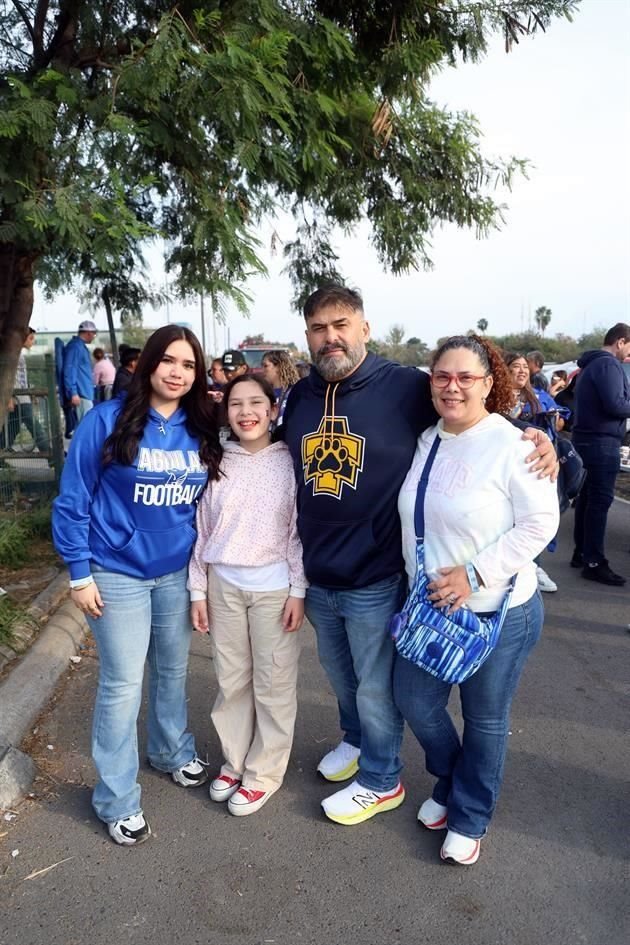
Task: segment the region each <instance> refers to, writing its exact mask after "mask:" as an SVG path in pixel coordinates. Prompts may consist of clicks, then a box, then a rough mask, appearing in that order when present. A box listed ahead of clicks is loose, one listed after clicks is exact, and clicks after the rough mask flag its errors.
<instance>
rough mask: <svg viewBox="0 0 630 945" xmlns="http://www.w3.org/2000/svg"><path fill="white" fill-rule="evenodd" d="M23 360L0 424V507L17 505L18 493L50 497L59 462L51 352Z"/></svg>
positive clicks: (22, 496)
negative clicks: (23, 371) (22, 377)
mask: <svg viewBox="0 0 630 945" xmlns="http://www.w3.org/2000/svg"><path fill="white" fill-rule="evenodd" d="M1 360H2V359H1V356H0V362H1ZM26 365H27V375H26V376H27V386H24V387H16V388H15V389H14V391H13V395H12V397H11V400H10V402H9V405H8V406H9V409H8V411H7V415H6V417H5V420H4V423H3V424H2V426H1V427H0V511H2V510H7V511H8V510H9V509H13V508H16V507H17V506H18V504H19V503H20V500H21V499H24V500H27V501H28V500H30V501H33V500H41V501H46V500H49V499H52V498H53V497H54V496H55V495H56V494H57V492H58V487H59V478H60V476H61V468H62V465H63V456H64V447H63V433H62V419H61V408H60V406H59V400H58V397H57V388H56V380H55V362H54V358H53V356H52V354H45V355H43V356H38V355H31V356H30V357H28V358H27V359H26Z"/></svg>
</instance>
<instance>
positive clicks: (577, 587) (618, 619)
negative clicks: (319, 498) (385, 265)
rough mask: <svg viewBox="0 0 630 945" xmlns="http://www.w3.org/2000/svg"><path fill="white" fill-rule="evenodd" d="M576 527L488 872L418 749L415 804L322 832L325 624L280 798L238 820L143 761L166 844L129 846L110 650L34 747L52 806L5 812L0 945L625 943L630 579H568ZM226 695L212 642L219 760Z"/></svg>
mask: <svg viewBox="0 0 630 945" xmlns="http://www.w3.org/2000/svg"><path fill="white" fill-rule="evenodd" d="M570 519H571V513H568V515H567V516H565V520H564V522H563V539H562V542H561V546H560V549H559V551H558V552H557V553H556V554H555V555H554V556H552V555H547V560H546V566H547V569H548V570H549V572H550V573H551V574H552V576H554V577H555V578H556V580H557V581H558V584H559V585H560V590H559V592H558V593H557V594H554V595H546V597H545V603H546V605H547V622H546V628H545V633H544V638H543V640H542V642H541V644H540V645H539V646H538V648H537V650H536V651H535V653H534V655H533V656H532V658H531V660H530V662H529V665H528V667H527V669H526V673H525V676H524V679H523V682H522V684H521V688H520V691H519V693H518V696H517V699H516V703H515V707H514V712H513V719H512V736H511V745H510V748H511V750H510V754H509V757H508V763H507V768H506V777H505V783H504V787H503V793H502V796H501V799H500V803H499V807H498V810H497V813H496V816H495V819H494V821H493V824H492V828H491V831H490V833H489V834H488V837H487V838H486V839H485V840H484V841H483V843H482V852H481V858H480V860H479V862H478V863H477V864H476V865H475V866H474V867H470V868H467V869H463V868H456V867H449V866H446V865H444V864H442V863H441V862H440V860H439V856H438V850H439V846H440V842H441V835H440V834H438V835H436V834H432V833H429V832H427V831H424V830H423V829H421V828H420V827H419V826H418V825H417V822H416V812H417V808H418V805H419V804H420V803H421V802H422V801H423V800H424V798H425V797H426V796H428V794H429V792H430V781H429V778H428V776H427V775H426V774H425V772H424V769H423V764H422V760H421V756H420V751H419V749H418V747H417V745H416V744H415V742H414V740H413V738H412V737H411V736H407V737H406V740H405V746H404V757H405V762H406V768H405V772H404V781H405V785H406V788H407V800H406V802H405V803H404V804H403V806H402V807H400V808H399V809H398V810H396V811H392V812H389V813H386V814H382V815H380V816H378V817H376V818H374V819H373V820H371V821H368V822H366V823H364V824H361V825H358V826H356V827H341V826H337V825H334V824H331V823H330V822H328V821H326V820H325V818H324V817H323V815H322V813H321V810H320V807H319V803H320V800H321V799H322V798H323V797H325V796H326V794H327V793H328V792H329V787H328V785H327V784H326V783H325V782H324V781H322V780H321V779H319V777H318V776H317V775H316V773H315V768H316V765H317V762H318V759H319V757H320V755H321V754H322V753H323V752H324V751H326V750H327V749H328V747H330V746H332V745H333V744H335V743H336V741H337V739H338V730H337V718H336V708H335V703H334V700H333V698H332V696H331V693H330V690H329V688H328V685H327V683H326V681H325V678H324V677H323V674H322V672H321V670H320V668H319V665H318V662H317V657H316V654H315V650H314V646H313V635H312V631H311V630H310V628H309V629H306V630H305V631H304V650H303V655H302V662H301V677H300V690H299V692H300V713H299V719H298V725H297V732H296V738H295V745H294V750H293V755H292V758H291V762H290V766H289V771H288V775H287V778H286V781H285V784H284V786H283V788H282V790H281V791H280V792H278V794H277V795H276V796H275V797H274V798H273V799H272V800H271V801H270V802H269V804H268V805H267V806H266V807H264V808H263V809H262V810H261V811H260V812H259V813H258V814H256V815H253V816H251V817H247V818H242V819H237V818H234V817H230V815H229V814H228V813H227V811H226V809H225V806H223V805H218V804H213V803H212V802H210V800H209V799H208V796H207V793H206V790H205V788H201V789H198V790H195V791H185V789H183V788H179V787H177V786H176V785H175V784H173V782H172V781H170V779H168V778H167V777H164V776H162V775H160V774H158V773H157V772H154V771H152V770H150V769H148V768H146V767H145V768H143V770H142V771H141V781H142V785H143V804H144V807H145V811H146V813H147V815H148V817H149V818H150V821H151V824H152V828H153V833H154V835H153V837H152V838H151V840H150V841H149V842H148V843H146V844H144V845H142V846H141V847H138V848H137V849H133V848H132V849H122V848H119V847H116V846H115V845H114V844H113V843H112V842H111V841H110V840H109V839H108V838H107V835H106V833H105V830H104V829H103V827H102V825H100V824H99V823H98V821H96V820H95V819H94V817H93V816H92V813H91V808H90V786H91V785H92V783H93V777H94V776H93V772H92V768H91V764H90V760H89V755H88V739H89V724H90V714H91V706H92V699H93V691H94V687H95V680H96V659H95V655H94V653H93V651H92V650H90V649H86V650H85V651H84V653H83V656H82V660H81V663H80V664H77V665H75V666H72V667H71V668H70V669H69V672H68V675H67V678H66V679H65V680H64V682H63V684H62V686H61V687H60V689H59V691H58V692H57V695H56V697H55V699H54V700H53V702H52V703H51V705H50V706H49V708H48V710H47V711H46V712H45V713H44V715H43V716H42V717H41V719H40V720H39V723H38V725H37V733H36V734H35V735H34V736H33V737H32V738H31V739H30V741H29V744H28V746H27V747H28V750H30V751H31V752H32V753H33V754H34V756H35V757H36V759H37V760H38V762H39V763H40V766H41V769H42V774H41V776H40V778H39V779H38V781H37V782H36V784H35V789H34V796H33V797H31V798H27V799H26V800H25V801H23V802H22V803H21V804H20V805H18V806H17V807H16V809H15V813H16V815H17V816H15V817H14V818H13V819H11V820H2V819H0V845H1V847H0V943H2V945H88V943H89V945H112V943H116V945H118V943H134V945H144V943H151V945H167V943H168V945H170V943H172V942H173V941H175V942H185V943H186V945H215V943H216V945H232V943H233V945H259V943H260V945H265V943H269V945H271V943H275V945H294V943H305V945H307V943H313V945H315V943H317V945H319V943H324V945H325V943H329V945H342V943H343V945H385V943H387V945H398V943H404V945H415V943H418V945H420V943H425V942H426V943H431V945H454V943H456V945H469V943H470V945H472V943H475V945H476V943H481V945H493V943H500V945H506V943H509V945H538V943H541V945H542V943H546V945H580V943H587V945H622V943H623V945H626V943H627V942H628V940H629V938H630V923H629V918H628V917H629V916H630V892H629V888H628V873H629V871H628V862H629V858H628V853H629V846H628V806H629V805H628V801H629V800H630V798H629V792H628V784H629V777H628V775H629V764H628V753H627V749H628V740H627V736H628V717H629V713H628V708H629V705H628V694H629V689H630V687H629V679H630V673H629V668H630V659H629V654H630V633H629V632H628V624H629V623H630V585H628V586H627V587H626V588H625V589H623V588H622V589H616V588H613V589H607V588H602V587H600V586H598V585H591V584H588V583H586V582H585V581H583V580H582V579H581V578H580V577H579V573H578V572H576V571H573V570H571V569H570V568H569V566H568V563H567V562H568V558H569V556H570V551H571V546H570V541H569V539H568V532H569V530H570V526H571V520H570ZM629 548H630V505H625V504H622V503H619V502H616V503H615V505H614V508H613V514H612V515H611V527H610V535H609V549H610V551H609V553H610V558H611V564H612V565H613V567H616V569H617V570H619V571H621V572H624V573H625V574H627V575H628V576H629V577H630V555H629V554H628V550H629ZM214 691H215V683H214V676H213V669H212V661H211V659H210V650H209V645H208V643H207V641H205V640H203V639H198V638H197V639H196V640H195V643H194V649H193V655H192V658H191V663H190V719H191V726H192V729H193V731H194V732H195V733H196V736H197V739H198V746H199V748H200V750H201V752H202V753H206V752H207V754H208V757H209V759H210V760H211V761H212V762H214V763H215V764H216V765H217V767H218V763H219V760H220V759H219V753H218V745H217V741H216V738H215V736H214V734H213V732H212V731H211V727H210V723H209V709H210V705H211V702H212V699H213V696H214ZM48 746H51V747H48ZM11 816H12V815H11V814H9V817H11ZM14 851H18V852H17V854H16V855H15V856H14V855H13V852H14Z"/></svg>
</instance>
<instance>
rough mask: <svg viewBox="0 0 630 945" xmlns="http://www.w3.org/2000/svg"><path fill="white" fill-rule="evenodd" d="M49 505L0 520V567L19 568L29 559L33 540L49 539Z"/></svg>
mask: <svg viewBox="0 0 630 945" xmlns="http://www.w3.org/2000/svg"><path fill="white" fill-rule="evenodd" d="M50 515H51V509H50V506H49V505H41V506H38V507H37V508H35V509H33V510H32V511H30V512H26V513H20V514H19V515H11V516H3V517H2V518H0V566H2V567H6V568H19V567H22V565H24V564H26V562H27V561H28V558H29V552H30V547H29V544H30V541H31V540H32V539H33V538H40V539H41V538H50Z"/></svg>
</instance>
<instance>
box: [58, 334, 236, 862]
mask: <svg viewBox="0 0 630 945" xmlns="http://www.w3.org/2000/svg"><path fill="white" fill-rule="evenodd" d="M220 460H221V447H220V443H219V434H218V426H217V421H216V417H215V408H214V405H213V403H212V401H211V400H210V399H209V398H208V396H207V392H206V373H205V365H204V359H203V353H202V351H201V347H200V345H199V342H198V341H197V339H196V337H195V335H194V334H193V333H192V332H191V331H189V330H188V329H186V328H181V327H179V326H177V325H167V326H165V327H164V328H160V329H158V330H157V331H156V332H155V333H154V334H153V335H151V337H150V338H149V339H148V341H147V343H146V346H145V348H144V350H143V352H142V354H141V356H140V360H139V362H138V367H137V369H136V373H135V375H134V379H133V382H132V385H131V387H130V388H129V393H128V395H127V397H126V398H123V399H116V400H111V401H107V402H106V403H103V404H100V405H98V406H97V407H96V408H95V409H94V410H92V411H90V412H89V413H88V414H87V415H86V417H85V418H84V420H83V422H82V423H81V425H80V427H79V428H78V429H77V431H76V433H75V435H74V437H73V439H72V443H71V446H70V451H69V453H68V459H67V462H66V465H65V467H64V471H63V475H62V479H61V492H60V495H59V496H58V498H57V499H56V500H55V503H54V509H53V537H54V541H55V546H56V548H57V550H58V551H59V553H60V554H61V556H62V557H63V559H64V560H65V562H66V563H67V565H68V567H69V569H70V586H71V596H72V600H73V602H74V604H75V605H76V606H77V607H78V608H79V610H81V611H82V613H84V614H85V616H86V619H87V621H88V624H89V626H90V629H91V630H92V633H93V635H94V637H95V639H96V643H97V646H98V651H99V663H100V669H99V683H98V691H97V695H96V706H95V710H94V720H93V730H92V756H93V759H94V764H95V766H96V769H97V772H98V782H97V784H96V787H95V789H94V794H93V798H92V803H93V806H94V809H95V811H96V814H97V816H98V817H99V818H100V819H101V820H103V821H104V822H105V823H106V824H107V825H108V830H109V834H110V836H111V837H112V839H113V840H114V841H115V842H116V843H119V844H122V845H126V846H131V845H133V844H136V843H140V842H142V841H143V840H146V839H147V837H148V836H149V835H150V833H151V831H150V828H149V824H148V822H147V820H146V818H145V817H144V814H143V811H142V807H141V804H140V785H139V784H138V783H137V775H138V765H139V762H138V748H137V720H138V712H139V709H140V702H141V697H142V681H143V675H144V664H145V661H146V660H147V659H148V662H149V673H150V679H149V712H148V743H147V754H148V758H149V762H150V764H151V765H152V766H153V767H154V768H157V769H158V770H160V771H164V772H168V773H170V774H171V776H172V778H173V780H174V781H175V782H176V783H177V784H180V785H182V786H183V787H196V786H197V785H200V784H203V782H204V781H205V780H206V773H205V769H204V767H203V766H202V764H201V763H200V762H199V760H198V758H197V755H196V752H195V744H194V739H193V736H192V735H191V734H190V733H189V732H187V730H186V727H187V712H186V670H187V663H188V650H189V646H190V638H191V625H190V621H189V606H190V605H189V595H188V591H187V590H186V576H187V565H188V558H189V556H190V551H191V548H192V545H193V542H194V540H195V537H196V533H195V528H194V521H195V511H196V506H197V500H198V498H199V496H200V494H201V492H202V491H203V488H204V486H205V484H206V482H207V480H208V478H210V479H216V478H217V477H218V468H219V463H220Z"/></svg>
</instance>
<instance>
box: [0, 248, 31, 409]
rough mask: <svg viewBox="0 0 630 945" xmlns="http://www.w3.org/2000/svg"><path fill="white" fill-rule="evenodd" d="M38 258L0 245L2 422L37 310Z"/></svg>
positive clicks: (0, 379)
mask: <svg viewBox="0 0 630 945" xmlns="http://www.w3.org/2000/svg"><path fill="white" fill-rule="evenodd" d="M35 261H36V257H35V256H33V255H31V254H28V253H23V252H22V253H21V252H19V251H18V250H17V249H16V247H15V246H13V245H11V244H8V243H5V244H0V425H2V424H3V423H4V419H5V417H6V415H7V408H8V406H9V400H10V399H11V395H12V394H13V388H14V386H15V372H16V369H17V363H18V358H19V356H20V351H21V350H22V345H23V344H24V339H25V338H26V332H27V329H28V327H29V322H30V320H31V315H32V313H33V272H34V267H35Z"/></svg>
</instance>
